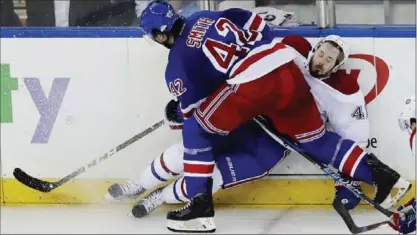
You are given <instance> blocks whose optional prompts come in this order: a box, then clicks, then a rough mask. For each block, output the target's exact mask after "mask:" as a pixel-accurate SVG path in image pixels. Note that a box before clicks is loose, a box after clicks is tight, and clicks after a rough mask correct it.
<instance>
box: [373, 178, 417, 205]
mask: <svg viewBox="0 0 417 235" xmlns="http://www.w3.org/2000/svg"><path fill="white" fill-rule="evenodd" d="M411 187H412V184H411V183H410V182H408V181H406V180H403V179H401V178H400V179H399V180H398V181H397V183H396V184H395V185H394V188H397V189H398V192H397V194H396V195H395V196H394V197H391V195H388V197H387V198H386V199H385V200H384V201H383V202H382V203H381V204H380V205H381V206H382V207H383V208H385V209H390V208H392V207H393V206H395V205H397V204H398V202H399V201H401V199H403V197H404V196H405V195H406V194H407V193H408V191H410V189H411Z"/></svg>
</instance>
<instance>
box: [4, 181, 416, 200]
mask: <svg viewBox="0 0 417 235" xmlns="http://www.w3.org/2000/svg"><path fill="white" fill-rule="evenodd" d="M48 180H56V179H48ZM122 181H123V180H122V179H108V180H80V179H78V180H74V181H72V182H70V183H68V184H66V185H64V186H62V188H58V189H56V190H54V191H52V192H50V193H42V192H38V191H35V190H32V189H30V188H27V187H26V186H23V185H22V184H21V183H19V182H17V181H16V180H14V179H5V180H4V189H5V192H6V193H5V198H4V200H5V202H6V203H7V204H12V205H13V204H14V205H16V204H29V205H30V204H101V203H105V202H104V201H103V195H104V194H105V193H106V192H107V188H108V187H109V186H110V184H111V183H113V182H122ZM363 189H364V191H365V192H366V193H367V194H368V195H370V196H372V195H373V193H374V191H373V189H372V188H371V187H369V186H368V185H364V186H363ZM413 195H415V181H413V189H412V192H410V193H409V194H408V196H407V197H405V198H404V199H403V202H406V201H407V200H409V199H410V198H411V197H413ZM333 198H334V181H332V180H325V179H287V180H279V179H263V180H258V181H255V182H251V183H248V184H245V185H242V186H240V187H236V188H232V189H228V190H221V191H219V192H218V193H216V194H215V196H214V200H215V203H216V204H217V205H226V206H259V207H314V206H328V205H331V203H332V201H333Z"/></svg>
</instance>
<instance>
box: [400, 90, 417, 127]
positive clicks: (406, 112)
mask: <svg viewBox="0 0 417 235" xmlns="http://www.w3.org/2000/svg"><path fill="white" fill-rule="evenodd" d="M415 105H416V98H415V96H414V95H413V96H410V97H408V98H407V99H406V101H405V105H404V107H403V110H402V112H401V113H400V117H399V118H398V123H399V125H400V129H401V130H403V131H406V130H408V131H411V124H412V123H413V122H415V121H416V106H415Z"/></svg>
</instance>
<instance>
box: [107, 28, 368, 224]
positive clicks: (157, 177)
mask: <svg viewBox="0 0 417 235" xmlns="http://www.w3.org/2000/svg"><path fill="white" fill-rule="evenodd" d="M283 42H284V43H285V44H287V45H290V46H292V47H294V48H297V51H298V52H299V53H300V55H302V56H300V60H299V63H300V65H299V66H302V67H303V66H305V68H306V69H305V70H304V71H305V76H306V79H307V80H308V81H309V83H310V86H311V87H312V90H313V92H315V98H316V102H317V104H318V106H319V107H320V110H321V113H322V116H323V119H325V120H326V121H328V122H329V123H330V124H331V126H332V128H333V129H334V130H335V131H336V132H338V133H339V134H340V135H341V136H342V137H343V138H349V139H352V140H354V141H356V142H359V143H366V142H367V139H368V137H369V122H368V119H367V113H366V108H365V101H364V96H363V95H362V93H361V91H360V89H359V85H358V84H357V82H356V81H351V80H349V81H345V80H346V79H344V80H342V79H337V73H336V72H337V70H338V69H339V68H340V66H341V65H342V64H343V63H344V62H345V61H346V59H347V57H346V59H343V61H340V63H337V64H338V65H339V66H337V67H334V68H324V67H323V65H324V64H325V63H323V62H322V61H321V60H322V59H323V58H322V56H321V53H323V51H321V50H322V49H323V48H322V46H324V47H325V49H326V46H327V44H326V43H329V42H332V43H334V44H335V45H337V46H339V47H341V48H342V50H343V51H344V54H345V55H346V56H347V55H349V51H348V48H347V45H346V44H344V43H343V42H342V41H341V39H340V38H339V37H336V36H329V37H326V38H324V39H323V40H322V41H321V42H319V43H318V44H317V46H316V47H315V48H314V49H313V50H311V45H310V44H309V43H308V41H307V40H305V39H304V38H302V37H294V36H293V37H291V36H290V37H286V38H284V40H283ZM327 49H328V48H327ZM315 55H316V56H315ZM301 57H304V60H302V58H301ZM305 57H308V60H306V59H305ZM324 59H326V58H324ZM334 59H335V60H336V59H338V58H334ZM312 60H313V61H314V66H309V65H308V64H311V63H309V61H312ZM302 63H306V64H302ZM324 70H327V73H323V72H322V71H324ZM309 71H312V74H313V75H314V77H313V76H312V75H310V73H309ZM329 76H332V78H329ZM327 78H329V79H327ZM333 78H335V79H333ZM316 81H317V82H316ZM170 106H172V107H176V104H175V103H173V102H170V104H168V106H167V107H168V109H171V108H170ZM171 112H172V111H171ZM173 112H175V110H174V111H173ZM342 116H343V117H342ZM183 151H184V150H183V147H182V144H181V143H179V144H176V145H173V146H171V147H170V148H168V149H167V150H166V151H165V152H164V153H163V154H162V155H161V156H160V157H158V158H157V159H155V160H154V161H153V162H152V164H151V166H149V167H148V168H147V169H146V170H145V172H144V173H142V175H141V177H140V178H139V179H137V180H132V181H128V182H127V183H125V184H114V185H112V186H111V187H110V188H109V194H108V195H107V198H115V199H120V198H124V197H137V196H138V195H140V194H141V193H143V192H144V191H146V190H147V189H150V188H153V187H155V186H157V185H159V184H160V183H162V182H165V181H166V180H168V179H172V178H175V177H177V176H178V175H180V174H181V173H182V171H183V169H182V164H181V162H182V154H183ZM266 174H267V172H266V173H265V175H266ZM213 178H214V185H213V193H214V192H216V191H217V190H219V189H220V188H222V187H224V186H225V185H223V181H222V179H221V173H220V171H219V169H218V168H215V170H214V173H213ZM347 180H350V179H347ZM183 182H184V181H183V179H182V177H180V178H179V179H177V180H176V181H175V182H174V183H172V184H170V185H169V186H167V187H165V188H163V189H157V190H155V191H154V192H153V193H151V194H150V195H149V196H148V197H147V198H145V199H144V200H140V201H139V202H138V204H137V206H135V208H134V209H133V214H134V215H135V216H137V217H141V216H143V215H146V214H147V213H149V212H150V211H152V210H154V209H155V208H157V207H159V206H160V205H162V204H163V203H179V202H181V201H188V199H187V196H186V192H185V190H184V185H183ZM350 183H351V184H352V185H353V186H356V187H357V188H358V189H359V183H358V182H356V181H352V180H350ZM335 200H342V201H343V202H346V206H347V207H348V208H349V209H352V208H354V207H355V206H356V205H357V204H359V202H360V200H359V199H358V198H357V197H356V196H354V195H353V194H352V193H350V191H348V190H347V189H345V188H344V187H338V188H337V193H336V199H335Z"/></svg>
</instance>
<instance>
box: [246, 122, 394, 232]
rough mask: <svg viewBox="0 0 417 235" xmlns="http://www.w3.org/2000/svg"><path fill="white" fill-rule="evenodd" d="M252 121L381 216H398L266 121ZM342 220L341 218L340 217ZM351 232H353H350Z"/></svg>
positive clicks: (374, 225) (375, 226) (352, 225)
mask: <svg viewBox="0 0 417 235" xmlns="http://www.w3.org/2000/svg"><path fill="white" fill-rule="evenodd" d="M254 120H255V121H256V122H257V123H258V124H259V125H260V126H261V128H262V129H264V131H265V132H266V133H268V134H269V136H271V137H272V138H273V139H274V140H275V141H277V142H278V143H280V144H281V145H282V146H284V147H285V148H287V149H289V150H291V151H294V152H296V153H298V154H300V155H301V156H303V157H304V158H306V159H307V160H309V161H310V162H311V163H313V164H314V165H316V166H317V167H319V168H320V169H321V170H322V171H323V172H324V173H326V174H327V175H328V176H330V177H331V178H333V179H334V180H335V181H337V182H339V183H340V184H341V185H343V186H344V187H345V188H347V189H348V190H349V191H351V192H352V193H353V194H355V195H356V196H357V197H359V198H361V199H362V200H364V201H366V202H367V203H368V204H369V205H371V206H373V207H374V208H375V209H377V210H378V211H380V212H381V213H382V214H384V215H385V216H387V217H388V218H390V219H391V217H392V215H394V214H399V213H398V212H393V211H390V210H387V209H385V208H383V207H382V206H380V205H379V204H376V203H375V202H374V201H373V200H372V199H371V198H369V197H368V196H366V195H365V194H364V193H363V192H361V191H359V190H357V189H355V188H353V187H352V186H350V185H349V184H347V183H346V182H344V181H343V180H342V179H343V178H342V176H341V175H340V174H339V173H338V172H334V171H333V170H332V169H330V168H329V167H327V166H326V165H324V164H323V163H320V162H316V161H315V160H314V159H312V158H311V157H310V156H309V155H308V154H307V153H306V152H305V151H304V150H301V149H299V148H298V147H297V146H296V144H294V143H292V141H290V140H288V138H287V137H285V136H283V135H281V134H279V133H277V132H276V131H275V130H271V128H270V127H269V126H270V125H268V123H266V122H267V121H266V120H265V119H264V118H262V117H256V118H255V119H254ZM337 208H339V207H337ZM339 211H340V208H339ZM339 211H338V213H339ZM342 218H343V219H344V217H343V216H342ZM344 220H345V219H344ZM348 222H349V221H348ZM352 222H353V220H352ZM388 222H389V221H384V222H383V223H388ZM378 224H379V223H378ZM378 224H372V225H368V226H365V227H367V228H365V227H364V228H363V230H365V231H369V230H371V229H375V228H377V227H379V226H381V225H378ZM346 225H347V226H348V228H349V229H350V228H354V227H355V226H356V225H355V224H354V223H353V224H352V223H349V224H346ZM359 229H361V228H359ZM351 232H353V231H351ZM362 232H364V231H362Z"/></svg>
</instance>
